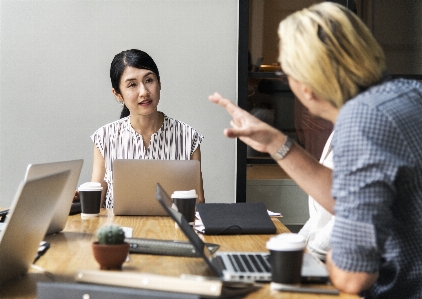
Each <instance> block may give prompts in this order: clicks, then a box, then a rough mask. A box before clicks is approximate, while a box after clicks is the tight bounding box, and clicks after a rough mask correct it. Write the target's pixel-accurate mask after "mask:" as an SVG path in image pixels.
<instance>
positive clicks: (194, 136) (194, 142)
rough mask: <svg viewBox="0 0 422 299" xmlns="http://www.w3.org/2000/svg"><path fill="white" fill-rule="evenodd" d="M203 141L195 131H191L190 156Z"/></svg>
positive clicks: (202, 137)
mask: <svg viewBox="0 0 422 299" xmlns="http://www.w3.org/2000/svg"><path fill="white" fill-rule="evenodd" d="M203 139H204V136H202V135H201V134H199V133H198V132H197V131H196V130H195V129H192V147H191V151H190V155H191V156H192V155H193V153H194V152H195V151H196V149H197V148H198V146H199V145H200V144H201V142H202V140H203Z"/></svg>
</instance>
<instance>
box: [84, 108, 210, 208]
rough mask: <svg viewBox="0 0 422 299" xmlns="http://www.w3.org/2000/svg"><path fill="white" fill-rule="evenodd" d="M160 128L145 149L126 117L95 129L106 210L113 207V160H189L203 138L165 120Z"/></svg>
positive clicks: (170, 119)
mask: <svg viewBox="0 0 422 299" xmlns="http://www.w3.org/2000/svg"><path fill="white" fill-rule="evenodd" d="M163 115H164V122H163V125H162V126H161V128H160V129H159V130H158V131H157V132H156V133H154V134H153V135H152V136H151V140H150V143H149V147H148V149H146V148H145V146H144V143H143V139H142V135H141V134H139V133H138V132H136V131H135V130H134V129H133V128H132V126H131V124H130V116H128V117H125V118H122V119H119V120H117V121H115V122H112V123H109V124H107V125H105V126H103V127H101V128H99V129H98V130H97V131H95V133H94V134H93V135H92V136H91V139H92V141H93V142H94V144H95V146H96V147H97V148H98V149H99V151H100V153H101V155H102V156H103V157H104V162H105V168H106V171H105V176H104V181H105V182H106V183H107V185H108V188H107V193H106V207H107V208H112V207H113V172H112V169H113V161H114V160H115V159H158V160H190V158H191V156H192V154H193V152H194V151H195V150H196V149H197V148H198V146H199V145H200V144H201V142H202V140H203V138H204V137H203V136H202V135H201V134H199V133H198V132H197V131H196V130H195V129H194V128H192V127H191V126H189V125H188V124H186V123H184V122H181V121H178V120H176V119H172V118H170V117H167V116H166V115H165V114H164V113H163Z"/></svg>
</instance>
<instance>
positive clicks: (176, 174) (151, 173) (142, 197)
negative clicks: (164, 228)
mask: <svg viewBox="0 0 422 299" xmlns="http://www.w3.org/2000/svg"><path fill="white" fill-rule="evenodd" d="M200 178H201V176H200V163H199V161H197V160H138V159H136V160H132V159H117V160H114V162H113V189H114V190H113V196H114V206H113V210H114V214H115V215H125V216H127V215H148V216H167V213H166V211H164V210H163V208H162V207H161V205H160V204H159V203H158V201H157V200H156V198H155V188H156V185H157V183H158V182H160V184H161V185H162V186H163V188H165V189H166V190H167V191H168V192H171V193H173V192H174V191H176V190H192V189H195V190H196V193H197V194H200V193H199V192H200V190H199V188H200Z"/></svg>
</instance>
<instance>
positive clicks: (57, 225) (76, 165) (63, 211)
mask: <svg viewBox="0 0 422 299" xmlns="http://www.w3.org/2000/svg"><path fill="white" fill-rule="evenodd" d="M83 162H84V161H83V160H82V159H79V160H71V161H60V162H53V163H43V164H29V165H28V167H27V169H26V174H25V181H26V180H32V179H36V178H40V177H44V176H48V175H51V174H53V173H57V172H61V171H65V170H69V178H68V180H67V182H66V185H65V187H64V188H63V192H62V193H61V194H60V196H59V198H58V204H57V205H56V208H55V209H54V214H53V219H51V222H50V225H49V227H48V229H47V233H46V234H47V235H48V234H54V233H57V232H60V231H62V230H63V229H64V227H65V225H66V221H67V217H68V216H69V212H70V209H71V206H72V200H73V196H74V195H75V190H76V188H77V185H78V181H79V176H80V174H81V170H82V165H83Z"/></svg>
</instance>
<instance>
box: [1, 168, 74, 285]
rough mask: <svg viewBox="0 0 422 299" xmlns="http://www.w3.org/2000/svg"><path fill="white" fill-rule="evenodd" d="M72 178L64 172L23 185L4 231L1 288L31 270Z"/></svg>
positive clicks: (25, 182)
mask: <svg viewBox="0 0 422 299" xmlns="http://www.w3.org/2000/svg"><path fill="white" fill-rule="evenodd" d="M68 177H69V171H64V172H58V173H55V174H52V175H49V176H46V177H42V178H37V179H34V180H27V181H23V182H22V183H21V184H20V186H19V188H18V190H17V192H16V195H15V198H14V200H13V201H12V204H11V206H10V208H9V214H8V217H7V218H6V222H5V226H4V228H3V230H2V231H1V232H0V285H1V284H3V283H5V282H7V281H9V280H11V279H13V278H16V277H18V276H20V275H23V274H25V273H26V272H27V271H28V268H29V266H30V265H31V263H33V261H34V259H35V256H36V254H37V251H38V247H39V245H40V242H41V241H42V239H43V238H44V235H45V232H46V231H47V228H48V225H49V224H50V222H51V219H52V217H53V214H54V208H55V206H56V204H57V203H58V199H59V198H60V194H61V193H62V191H63V188H64V187H65V186H66V182H67V179H68Z"/></svg>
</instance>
